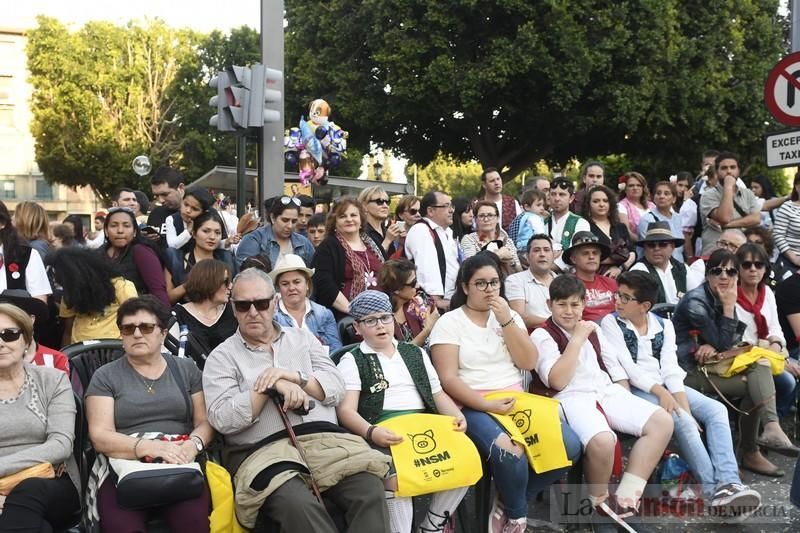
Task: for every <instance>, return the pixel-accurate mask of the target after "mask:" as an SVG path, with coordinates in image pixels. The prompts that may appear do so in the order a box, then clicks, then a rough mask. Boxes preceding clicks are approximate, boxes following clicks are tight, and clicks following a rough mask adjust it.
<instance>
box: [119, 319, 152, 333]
mask: <svg viewBox="0 0 800 533" xmlns="http://www.w3.org/2000/svg"><path fill="white" fill-rule="evenodd" d="M157 325H158V324H153V323H152V322H142V323H141V324H122V325H121V326H120V327H119V332H120V333H122V334H123V335H125V336H126V337H128V336H130V335H133V334H134V333H135V332H136V328H139V331H141V332H142V335H150V334H151V333H153V331H155V329H156V326H157Z"/></svg>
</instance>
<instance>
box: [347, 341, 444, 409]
mask: <svg viewBox="0 0 800 533" xmlns="http://www.w3.org/2000/svg"><path fill="white" fill-rule="evenodd" d="M397 351H399V352H400V357H402V358H403V362H404V363H405V364H406V368H408V373H409V374H411V379H412V380H414V385H416V387H417V392H418V393H419V395H420V397H421V398H422V403H423V404H424V405H425V411H426V412H429V413H438V411H437V410H436V404H435V403H434V401H433V393H432V392H431V383H430V381H429V380H428V373H427V372H426V371H425V363H424V362H423V359H422V348H420V347H418V346H416V345H414V344H410V343H408V342H400V343H398V344H397ZM350 353H351V354H353V359H355V362H356V367H357V368H358V377H359V378H360V379H361V395H360V396H359V398H358V414H360V415H361V416H362V417H363V418H364V420H366V421H367V422H369V423H370V424H374V423H375V422H376V421H377V420H378V418H380V416H381V413H383V398H384V392H385V387H381V386H380V382H381V377H380V376H378V375H376V374H377V373H376V371H375V369H380V368H381V363H380V361H379V360H378V355H377V354H375V353H366V354H365V353H364V352H362V351H361V349H360V347H358V346H357V347H355V348H354V349H353V350H351V352H350ZM389 386H391V384H389Z"/></svg>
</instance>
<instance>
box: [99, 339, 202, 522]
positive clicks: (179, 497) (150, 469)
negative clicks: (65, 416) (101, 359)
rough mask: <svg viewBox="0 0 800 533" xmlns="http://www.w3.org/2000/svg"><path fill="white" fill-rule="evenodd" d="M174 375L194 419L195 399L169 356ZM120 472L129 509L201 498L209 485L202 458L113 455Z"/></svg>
mask: <svg viewBox="0 0 800 533" xmlns="http://www.w3.org/2000/svg"><path fill="white" fill-rule="evenodd" d="M165 359H166V361H167V367H168V368H169V371H170V373H171V374H172V377H173V378H174V379H175V382H176V383H177V384H178V387H179V388H180V389H181V392H182V393H183V400H184V402H185V403H186V412H187V418H188V420H191V419H192V403H191V400H190V399H189V393H188V392H187V390H186V384H185V382H184V381H183V376H181V373H180V371H179V370H178V368H177V363H176V362H175V360H174V359H173V356H171V355H168V356H166V357H165ZM108 463H109V465H110V466H111V470H112V471H113V472H114V475H115V476H116V480H115V482H116V486H117V503H118V504H119V505H120V507H123V508H125V509H131V510H137V509H147V508H149V507H158V506H162V505H169V504H172V503H175V502H179V501H183V500H189V499H192V498H197V497H198V496H200V495H201V494H202V493H203V490H204V489H205V483H206V482H205V478H204V477H203V470H202V469H201V467H200V464H199V463H198V462H196V461H195V462H192V463H188V464H183V465H176V464H167V463H146V462H142V461H138V460H132V459H115V458H111V457H110V458H109V459H108Z"/></svg>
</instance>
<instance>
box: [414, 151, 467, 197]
mask: <svg viewBox="0 0 800 533" xmlns="http://www.w3.org/2000/svg"><path fill="white" fill-rule="evenodd" d="M409 168H411V167H409ZM480 175H481V165H480V164H479V163H476V162H474V161H472V162H467V163H462V162H459V161H456V160H455V159H454V158H452V157H448V156H445V155H441V154H440V155H439V156H437V157H436V158H435V159H433V160H432V161H431V162H430V163H428V164H427V165H425V166H424V167H420V168H419V170H418V173H417V192H418V193H419V194H420V196H421V195H423V194H425V193H426V192H428V191H433V190H437V191H443V192H446V193H447V194H449V195H450V196H452V197H456V196H467V197H470V198H472V197H474V196H476V195H477V194H478V192H479V190H480ZM412 176H413V174H412ZM410 179H411V180H413V177H412V178H410Z"/></svg>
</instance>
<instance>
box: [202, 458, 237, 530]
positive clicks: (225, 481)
mask: <svg viewBox="0 0 800 533" xmlns="http://www.w3.org/2000/svg"><path fill="white" fill-rule="evenodd" d="M206 482H207V483H208V491H209V492H210V493H211V508H212V511H211V515H210V516H209V517H208V519H209V521H210V522H211V533H245V532H246V531H247V530H246V529H244V528H243V527H242V526H240V525H239V522H238V521H237V520H236V511H235V510H234V508H233V483H231V475H230V474H229V473H228V471H227V470H225V467H223V466H221V465H218V464H216V463H212V462H211V461H207V462H206Z"/></svg>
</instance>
